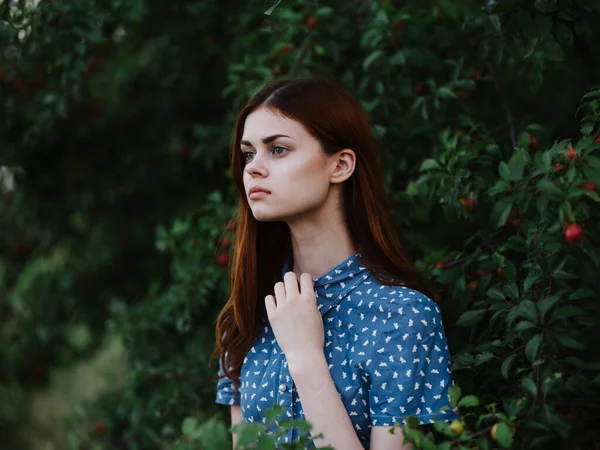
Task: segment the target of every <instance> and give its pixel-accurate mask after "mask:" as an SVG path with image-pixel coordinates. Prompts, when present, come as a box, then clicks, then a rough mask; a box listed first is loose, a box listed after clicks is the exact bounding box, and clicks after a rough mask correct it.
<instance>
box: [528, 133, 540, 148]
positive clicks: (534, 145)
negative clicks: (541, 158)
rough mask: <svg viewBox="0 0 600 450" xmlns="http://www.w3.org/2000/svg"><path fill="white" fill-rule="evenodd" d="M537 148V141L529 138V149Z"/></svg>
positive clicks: (531, 137)
mask: <svg viewBox="0 0 600 450" xmlns="http://www.w3.org/2000/svg"><path fill="white" fill-rule="evenodd" d="M537 147H538V141H537V138H536V137H535V136H531V135H530V136H529V148H530V149H532V150H535V149H536V148H537Z"/></svg>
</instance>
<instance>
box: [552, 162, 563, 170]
mask: <svg viewBox="0 0 600 450" xmlns="http://www.w3.org/2000/svg"><path fill="white" fill-rule="evenodd" d="M564 168H565V166H563V165H562V164H561V163H556V165H555V166H554V172H556V171H557V170H561V169H564Z"/></svg>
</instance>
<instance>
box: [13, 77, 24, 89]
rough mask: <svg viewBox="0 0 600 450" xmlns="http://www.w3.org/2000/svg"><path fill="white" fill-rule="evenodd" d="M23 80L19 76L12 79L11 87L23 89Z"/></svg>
mask: <svg viewBox="0 0 600 450" xmlns="http://www.w3.org/2000/svg"><path fill="white" fill-rule="evenodd" d="M23 84H24V83H23V80H22V79H21V78H15V79H14V80H13V88H14V89H15V91H20V90H21V89H23Z"/></svg>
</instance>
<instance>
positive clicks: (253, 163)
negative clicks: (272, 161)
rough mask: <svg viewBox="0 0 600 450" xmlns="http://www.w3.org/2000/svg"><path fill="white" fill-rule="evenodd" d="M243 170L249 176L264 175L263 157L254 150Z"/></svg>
mask: <svg viewBox="0 0 600 450" xmlns="http://www.w3.org/2000/svg"><path fill="white" fill-rule="evenodd" d="M244 171H245V172H246V173H247V174H249V175H251V176H264V175H265V173H266V168H265V164H264V162H263V157H262V156H259V153H258V152H256V153H254V154H253V155H252V156H251V159H250V161H248V162H247V163H246V166H245V167H244Z"/></svg>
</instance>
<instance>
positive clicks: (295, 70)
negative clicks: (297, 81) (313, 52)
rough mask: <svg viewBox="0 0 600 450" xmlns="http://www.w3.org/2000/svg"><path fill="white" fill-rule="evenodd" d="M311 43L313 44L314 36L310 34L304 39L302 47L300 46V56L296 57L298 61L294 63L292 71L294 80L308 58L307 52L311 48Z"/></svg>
mask: <svg viewBox="0 0 600 450" xmlns="http://www.w3.org/2000/svg"><path fill="white" fill-rule="evenodd" d="M311 42H312V34H311V33H308V35H307V36H306V38H305V39H304V42H302V45H301V46H300V51H299V52H298V56H297V57H296V60H295V61H294V65H293V66H292V68H291V69H290V76H291V77H292V78H293V77H295V76H296V75H298V71H299V70H300V67H301V66H302V61H304V57H305V56H306V52H307V50H308V47H309V46H310V44H311Z"/></svg>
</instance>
